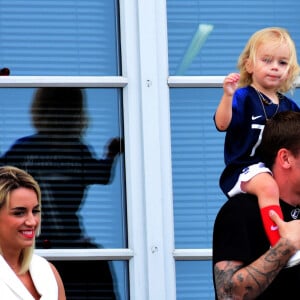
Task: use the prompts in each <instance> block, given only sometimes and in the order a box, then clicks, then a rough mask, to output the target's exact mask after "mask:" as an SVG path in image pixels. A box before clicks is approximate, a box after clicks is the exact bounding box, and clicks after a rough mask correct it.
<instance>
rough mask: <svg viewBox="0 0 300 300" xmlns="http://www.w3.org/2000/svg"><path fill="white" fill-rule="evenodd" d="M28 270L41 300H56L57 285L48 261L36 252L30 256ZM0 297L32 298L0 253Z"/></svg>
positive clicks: (25, 299) (5, 298)
mask: <svg viewBox="0 0 300 300" xmlns="http://www.w3.org/2000/svg"><path fill="white" fill-rule="evenodd" d="M29 272H30V274H31V277H32V280H33V283H34V285H35V288H36V289H37V291H38V292H39V294H40V295H41V298H40V299H41V300H57V299H58V286H57V282H56V279H55V276H54V273H53V271H52V269H51V267H50V265H49V262H48V261H47V260H46V259H45V258H43V257H41V256H38V255H36V254H34V255H33V256H32V261H31V264H30V268H29ZM0 299H3V300H34V298H33V297H32V295H31V294H30V292H29V291H28V290H27V288H26V287H25V285H24V284H23V283H22V281H20V279H19V278H18V277H17V275H16V274H15V273H14V271H13V270H12V269H11V268H10V266H9V265H8V264H7V263H6V261H5V260H4V258H3V257H2V255H0Z"/></svg>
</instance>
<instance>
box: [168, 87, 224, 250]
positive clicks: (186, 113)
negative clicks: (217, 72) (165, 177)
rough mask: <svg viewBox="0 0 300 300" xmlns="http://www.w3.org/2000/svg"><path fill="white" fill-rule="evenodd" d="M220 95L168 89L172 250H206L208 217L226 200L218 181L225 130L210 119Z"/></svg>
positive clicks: (211, 90) (215, 91) (218, 92)
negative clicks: (173, 227)
mask: <svg viewBox="0 0 300 300" xmlns="http://www.w3.org/2000/svg"><path fill="white" fill-rule="evenodd" d="M221 93H222V90H221V89H217V88H215V89H214V88H202V89H200V88H199V89H198V88H190V89H188V88H173V89H171V90H170V97H171V142H172V169H173V197H174V224H175V225H174V226H175V247H176V248H211V236H212V226H213V221H214V219H215V216H216V212H217V211H218V209H219V207H220V206H221V204H222V203H223V202H224V201H225V199H226V198H225V196H224V195H223V194H222V192H221V190H220V188H219V185H218V181H219V176H220V174H221V171H222V169H223V165H224V163H223V141H224V133H220V132H218V131H217V130H216V129H215V126H214V122H213V114H214V112H215V109H216V107H217V103H218V102H219V99H220V97H221Z"/></svg>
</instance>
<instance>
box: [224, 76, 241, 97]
mask: <svg viewBox="0 0 300 300" xmlns="http://www.w3.org/2000/svg"><path fill="white" fill-rule="evenodd" d="M239 80H240V74H239V73H230V74H228V75H227V76H226V77H225V79H224V81H223V89H224V94H226V95H227V96H232V95H233V94H234V92H235V90H236V89H237V87H238V81H239Z"/></svg>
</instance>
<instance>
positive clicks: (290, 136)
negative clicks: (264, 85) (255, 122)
mask: <svg viewBox="0 0 300 300" xmlns="http://www.w3.org/2000/svg"><path fill="white" fill-rule="evenodd" d="M281 148H286V149H288V150H289V151H291V152H292V154H293V155H294V156H298V154H299V152H300V112H295V111H285V112H280V113H278V114H276V115H275V116H274V117H273V118H272V119H270V120H268V121H267V123H266V125H265V128H264V131H263V136H262V142H261V145H260V149H259V150H260V154H261V156H262V160H263V161H264V162H265V164H266V166H267V167H269V168H272V166H273V164H274V162H275V158H276V155H277V152H278V150H279V149H281Z"/></svg>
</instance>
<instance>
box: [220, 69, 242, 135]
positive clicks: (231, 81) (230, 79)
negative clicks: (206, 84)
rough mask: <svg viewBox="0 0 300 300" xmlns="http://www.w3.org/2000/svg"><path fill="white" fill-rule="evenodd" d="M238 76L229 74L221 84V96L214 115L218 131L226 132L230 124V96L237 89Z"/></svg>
mask: <svg viewBox="0 0 300 300" xmlns="http://www.w3.org/2000/svg"><path fill="white" fill-rule="evenodd" d="M239 79H240V74H238V73H230V74H229V75H227V76H226V77H225V79H224V82H223V91H224V92H223V96H222V98H221V100H220V103H219V105H218V107H217V110H216V113H215V124H216V127H217V128H218V129H219V130H220V131H223V130H226V129H227V128H228V126H229V124H230V121H231V116H232V96H233V94H234V92H235V90H236V89H237V86H238V81H239Z"/></svg>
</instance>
